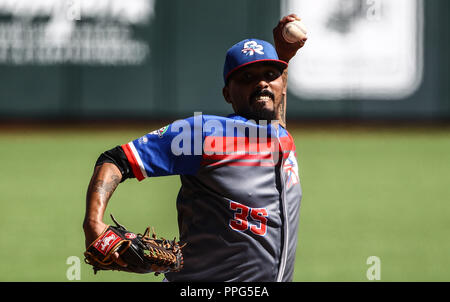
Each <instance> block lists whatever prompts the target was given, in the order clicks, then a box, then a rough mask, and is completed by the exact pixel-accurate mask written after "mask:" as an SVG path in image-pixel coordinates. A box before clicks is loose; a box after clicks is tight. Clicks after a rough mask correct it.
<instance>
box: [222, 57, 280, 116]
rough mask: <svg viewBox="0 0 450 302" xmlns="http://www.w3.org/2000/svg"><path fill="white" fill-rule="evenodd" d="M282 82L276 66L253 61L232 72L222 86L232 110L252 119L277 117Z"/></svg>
mask: <svg viewBox="0 0 450 302" xmlns="http://www.w3.org/2000/svg"><path fill="white" fill-rule="evenodd" d="M283 93H284V84H283V79H282V77H281V71H280V70H279V68H278V67H276V66H274V65H271V64H268V63H264V62H261V63H254V64H251V65H249V66H246V67H243V68H241V69H240V70H238V71H236V72H235V73H234V74H233V75H232V76H231V78H230V79H229V81H228V85H226V86H225V87H224V88H223V95H224V97H225V100H226V101H227V102H228V103H230V104H231V105H232V106H233V109H234V112H235V113H236V114H238V115H241V116H243V117H245V118H247V119H252V120H256V121H260V120H267V121H268V122H270V121H272V120H278V119H279V118H280V117H279V107H280V104H281V102H282V99H283Z"/></svg>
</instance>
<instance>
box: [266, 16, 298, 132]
mask: <svg viewBox="0 0 450 302" xmlns="http://www.w3.org/2000/svg"><path fill="white" fill-rule="evenodd" d="M295 20H299V21H300V20H301V19H300V18H299V17H298V16H297V15H296V14H290V15H288V16H285V17H283V18H282V19H281V20H280V21H279V22H278V25H277V26H276V27H275V28H274V29H273V39H274V42H275V49H276V50H277V53H278V57H279V58H280V60H283V61H285V62H287V63H289V61H290V60H291V59H292V58H293V57H294V56H295V54H296V53H297V51H298V50H299V49H300V48H302V47H303V46H304V45H305V41H302V42H296V43H288V42H286V41H285V40H284V38H283V35H282V31H283V27H284V26H285V25H286V24H287V23H289V22H292V21H295ZM282 77H283V82H284V89H283V101H282V103H281V106H280V113H279V116H280V119H281V121H280V124H281V125H282V126H283V127H284V128H286V98H287V79H288V68H286V69H285V70H284V72H283V75H282Z"/></svg>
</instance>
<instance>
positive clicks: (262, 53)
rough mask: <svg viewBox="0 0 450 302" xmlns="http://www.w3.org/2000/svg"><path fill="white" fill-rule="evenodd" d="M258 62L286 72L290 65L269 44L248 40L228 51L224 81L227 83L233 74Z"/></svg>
mask: <svg viewBox="0 0 450 302" xmlns="http://www.w3.org/2000/svg"><path fill="white" fill-rule="evenodd" d="M258 62H269V63H273V64H274V65H276V66H278V67H279V68H280V70H282V71H283V70H284V69H285V68H286V67H287V66H288V64H287V63H286V62H285V61H282V60H280V59H279V58H278V54H277V51H276V50H275V47H273V45H272V44H270V43H269V42H266V41H263V40H258V39H246V40H243V41H241V42H239V43H237V44H235V45H233V46H232V47H231V48H230V49H228V51H227V56H226V59H225V66H224V68H223V80H224V82H225V84H226V83H227V81H228V79H229V77H230V76H231V74H232V73H234V72H235V71H237V70H238V69H240V68H242V67H244V66H247V65H250V64H253V63H258Z"/></svg>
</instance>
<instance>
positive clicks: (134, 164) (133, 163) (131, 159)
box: [121, 144, 145, 181]
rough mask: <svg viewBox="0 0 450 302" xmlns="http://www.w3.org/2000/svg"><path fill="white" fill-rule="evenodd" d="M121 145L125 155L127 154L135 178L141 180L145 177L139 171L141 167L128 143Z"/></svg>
mask: <svg viewBox="0 0 450 302" xmlns="http://www.w3.org/2000/svg"><path fill="white" fill-rule="evenodd" d="M121 147H122V149H123V151H124V152H125V155H126V156H127V159H128V162H129V163H130V166H131V169H132V170H133V173H134V176H136V178H137V180H139V181H141V180H143V179H144V178H145V177H144V175H143V174H142V172H141V168H140V167H139V164H138V162H137V160H136V157H134V154H133V151H132V150H131V147H130V146H129V144H125V145H122V146H121Z"/></svg>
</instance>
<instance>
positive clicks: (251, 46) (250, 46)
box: [242, 41, 264, 56]
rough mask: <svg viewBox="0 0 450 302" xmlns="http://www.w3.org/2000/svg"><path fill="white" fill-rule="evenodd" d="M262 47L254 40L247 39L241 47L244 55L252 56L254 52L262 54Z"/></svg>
mask: <svg viewBox="0 0 450 302" xmlns="http://www.w3.org/2000/svg"><path fill="white" fill-rule="evenodd" d="M263 50H264V47H263V46H262V45H260V44H258V43H256V42H255V41H249V42H246V43H245V44H244V48H243V49H242V53H244V54H245V55H246V56H253V55H254V54H255V53H257V54H259V55H263V54H264V52H263Z"/></svg>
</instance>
